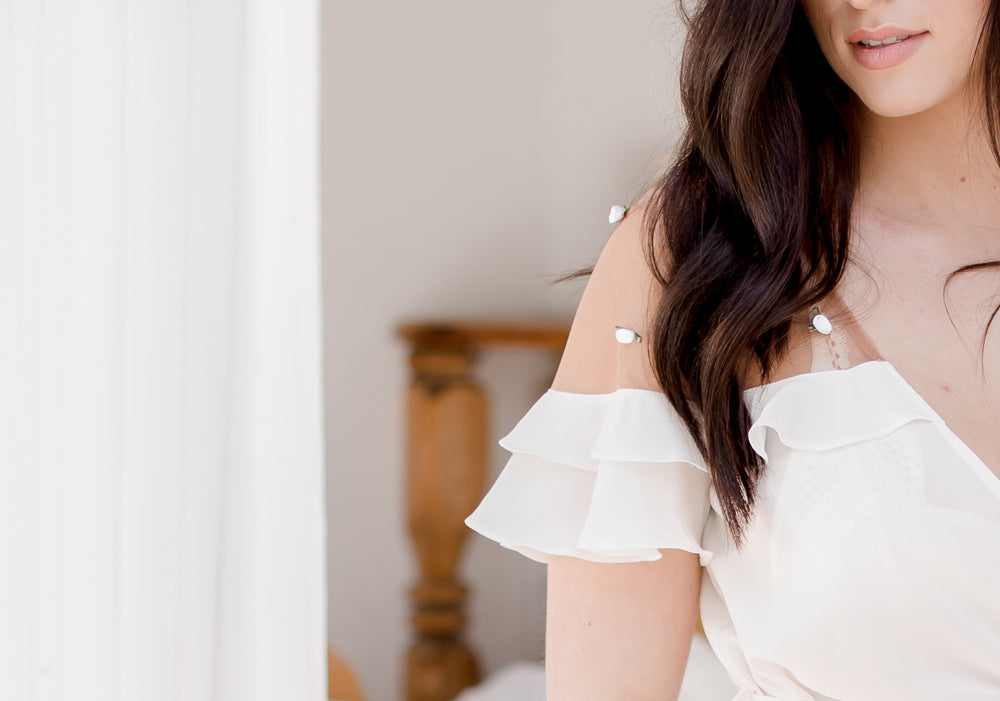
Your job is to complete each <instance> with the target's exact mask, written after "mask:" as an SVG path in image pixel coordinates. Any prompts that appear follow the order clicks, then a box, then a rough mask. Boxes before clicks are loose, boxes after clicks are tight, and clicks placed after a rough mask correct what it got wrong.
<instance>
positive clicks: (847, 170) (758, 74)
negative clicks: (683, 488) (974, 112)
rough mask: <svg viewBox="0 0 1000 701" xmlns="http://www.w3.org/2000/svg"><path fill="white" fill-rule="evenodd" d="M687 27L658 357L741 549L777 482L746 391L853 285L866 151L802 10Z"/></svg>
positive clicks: (724, 3) (660, 236)
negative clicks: (796, 333) (806, 319)
mask: <svg viewBox="0 0 1000 701" xmlns="http://www.w3.org/2000/svg"><path fill="white" fill-rule="evenodd" d="M998 6H1000V0H994V1H993V2H991V3H990V7H989V10H988V13H987V17H986V19H985V24H984V27H983V32H982V34H981V36H980V39H979V45H978V47H977V62H978V64H977V65H978V67H979V68H980V70H981V71H982V74H983V75H984V76H985V81H984V90H985V95H984V97H985V102H984V105H985V117H986V123H987V128H988V134H989V137H990V141H991V145H992V149H993V153H994V155H995V157H996V158H997V161H998V162H1000V146H998V144H1000V7H998ZM685 20H686V23H687V25H688V38H687V41H686V44H685V48H684V54H683V60H682V64H681V99H682V103H683V107H684V112H685V116H686V119H687V131H686V134H685V135H684V137H683V139H682V141H681V145H680V149H679V153H678V155H677V157H676V159H675V161H674V163H673V165H672V166H671V167H670V169H669V170H668V171H667V172H666V173H665V174H664V175H663V177H662V178H661V179H660V181H659V182H658V184H657V185H656V187H655V188H654V191H653V194H652V197H651V200H650V203H649V205H648V206H647V208H646V212H645V224H644V226H645V228H646V230H647V233H648V236H647V251H646V253H647V257H648V258H649V261H650V264H651V267H652V268H653V271H654V274H655V276H656V279H657V281H658V283H659V284H660V285H661V286H662V292H663V294H662V297H661V301H660V305H659V308H658V310H657V314H656V320H655V323H654V329H653V332H652V334H651V336H652V338H651V341H652V344H651V345H652V348H651V352H652V358H653V365H654V369H655V372H656V376H657V381H658V382H659V384H660V385H661V387H662V389H663V390H664V392H665V394H666V396H667V397H668V399H669V400H670V403H671V404H672V406H673V407H674V408H675V409H676V410H677V412H678V413H679V415H680V416H681V418H682V419H683V421H684V423H685V424H686V425H687V428H688V430H689V431H690V433H691V435H692V437H693V438H694V439H695V441H696V442H697V443H698V446H699V448H700V449H701V452H702V454H703V455H704V457H705V459H706V461H707V463H708V465H709V468H710V471H711V474H712V482H713V485H714V487H715V490H716V493H717V495H718V497H719V503H720V505H721V507H722V510H723V515H724V517H725V520H726V523H727V526H728V528H729V531H730V534H731V536H732V538H733V540H734V541H735V542H736V543H737V544H740V543H741V542H742V540H743V536H744V532H745V528H746V525H747V523H748V521H749V520H750V518H751V516H752V514H753V508H754V505H755V500H756V495H757V483H758V480H759V478H760V476H761V474H762V472H763V469H764V464H763V460H762V458H761V457H760V456H759V455H757V453H756V452H754V450H753V449H752V447H751V446H750V444H749V441H748V439H747V432H748V430H749V427H750V415H749V411H748V409H747V407H746V405H745V403H744V401H743V388H744V387H743V385H744V382H745V380H746V378H747V377H748V376H752V375H755V376H758V377H761V378H763V379H764V380H765V381H767V379H768V378H769V377H770V375H771V372H772V371H773V369H774V368H775V367H776V363H777V362H778V361H779V360H780V359H781V357H782V356H783V355H784V353H785V352H786V350H787V348H788V338H789V331H790V329H791V321H792V318H793V317H794V316H795V315H797V314H800V313H801V312H803V311H804V310H807V309H809V308H810V307H811V306H813V305H814V304H816V303H817V302H818V301H819V300H821V299H823V298H824V297H826V296H827V295H829V294H830V293H831V292H832V291H833V290H834V288H835V287H836V285H837V283H838V281H839V279H840V277H841V274H842V273H843V270H844V267H845V263H846V261H847V255H848V237H849V230H850V218H851V208H852V205H853V199H854V191H855V188H856V185H857V179H858V148H857V136H856V133H855V131H854V124H855V120H854V119H853V118H852V95H851V92H850V89H849V88H848V87H847V86H846V85H845V84H844V83H843V81H841V80H840V78H839V77H837V75H836V74H835V73H834V72H833V70H832V69H831V68H830V66H829V64H828V63H827V61H826V58H825V57H824V56H823V54H822V52H821V51H820V48H819V46H818V44H817V42H816V40H815V37H814V35H813V32H812V29H811V27H810V26H809V24H808V21H807V19H806V17H805V15H804V13H803V12H802V9H801V8H800V7H799V4H798V2H797V1H796V0H754V1H753V2H747V0H701V2H699V3H698V4H697V7H696V8H695V10H694V12H692V13H690V14H685ZM993 264H994V263H987V265H993ZM979 265H982V264H979ZM972 267H975V266H967V268H970V269H971V268H972ZM963 270H964V269H963ZM586 272H588V271H581V272H580V273H577V274H575V275H569V276H567V277H576V276H577V275H579V274H586ZM958 272H962V270H959V271H956V273H958Z"/></svg>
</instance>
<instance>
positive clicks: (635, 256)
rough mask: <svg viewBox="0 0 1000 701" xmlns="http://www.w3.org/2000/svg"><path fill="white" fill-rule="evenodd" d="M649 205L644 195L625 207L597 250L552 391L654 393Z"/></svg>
mask: <svg viewBox="0 0 1000 701" xmlns="http://www.w3.org/2000/svg"><path fill="white" fill-rule="evenodd" d="M652 202H653V192H652V191H648V192H646V193H645V194H644V195H643V196H642V197H640V198H639V199H638V200H637V201H636V202H635V203H634V204H632V205H630V206H629V207H628V208H627V209H626V211H625V213H624V216H623V217H622V218H621V220H620V221H619V222H618V223H617V224H616V226H615V228H614V230H613V231H612V233H611V235H610V236H609V237H608V240H607V242H606V243H605V245H604V247H603V249H602V250H601V253H600V255H599V256H598V259H597V262H596V263H595V264H594V268H593V272H592V273H591V275H590V279H589V280H588V281H587V286H586V287H585V288H584V291H583V296H582V297H581V299H580V304H579V306H578V307H577V310H576V314H575V316H574V318H573V325H572V327H571V329H570V334H569V339H568V341H567V344H566V349H565V351H564V353H563V357H562V360H561V361H560V363H559V369H558V370H557V372H556V376H555V378H554V380H553V383H552V388H553V389H556V390H562V391H568V392H580V393H606V392H613V391H615V390H617V389H621V388H632V389H651V390H658V385H657V383H656V381H655V378H654V375H653V372H652V364H651V355H650V353H651V341H652V337H651V333H652V330H653V324H654V321H655V316H656V311H657V306H658V299H659V292H660V289H661V286H660V284H659V282H658V281H657V279H656V276H655V275H654V273H653V267H652V266H653V261H654V258H653V257H652V256H651V255H650V253H651V248H650V235H649V231H650V223H651V220H650V219H649V216H650V211H651V204H652Z"/></svg>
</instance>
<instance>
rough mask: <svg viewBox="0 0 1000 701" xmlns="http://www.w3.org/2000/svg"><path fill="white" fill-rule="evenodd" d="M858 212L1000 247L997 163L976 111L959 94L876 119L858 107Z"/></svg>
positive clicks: (998, 175)
mask: <svg viewBox="0 0 1000 701" xmlns="http://www.w3.org/2000/svg"><path fill="white" fill-rule="evenodd" d="M857 112H858V126H859V139H860V147H861V171H860V183H859V188H858V195H857V207H858V210H860V211H862V212H865V213H866V215H867V217H868V218H872V217H874V218H875V219H879V220H882V221H885V222H890V221H896V222H899V223H901V224H904V225H905V224H911V223H914V224H917V223H918V224H919V225H920V226H921V227H922V228H923V229H924V230H929V231H934V230H939V231H942V232H948V233H949V234H950V235H953V236H957V237H959V238H962V237H969V236H971V237H974V238H979V239H980V242H981V243H982V242H984V241H982V237H989V238H991V239H992V241H994V242H996V243H1000V166H998V164H997V162H996V160H995V159H994V156H993V152H992V150H991V149H990V142H989V138H988V135H987V132H986V129H985V126H984V125H983V122H982V120H981V118H979V117H978V116H977V115H978V114H981V110H979V109H978V108H975V107H972V106H970V104H969V101H968V100H967V99H966V97H965V95H964V94H960V95H956V96H955V97H954V98H952V99H951V100H949V101H946V102H943V103H940V104H938V105H936V106H935V107H933V108H931V109H929V110H926V111H924V112H921V113H919V114H915V115H911V116H907V117H891V118H890V117H882V116H879V115H876V114H874V113H872V112H870V111H868V110H867V109H866V108H864V107H863V106H859V107H858V110H857Z"/></svg>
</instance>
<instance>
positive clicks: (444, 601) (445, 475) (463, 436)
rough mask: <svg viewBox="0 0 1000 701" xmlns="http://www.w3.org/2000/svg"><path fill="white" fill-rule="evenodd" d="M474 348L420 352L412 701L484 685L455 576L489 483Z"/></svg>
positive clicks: (413, 474)
mask: <svg viewBox="0 0 1000 701" xmlns="http://www.w3.org/2000/svg"><path fill="white" fill-rule="evenodd" d="M474 360H475V351H474V350H473V349H472V348H469V347H464V348H463V347H461V346H456V347H453V348H447V347H445V348H434V349H431V348H415V349H414V350H413V352H412V354H411V356H410V364H411V366H412V368H413V370H414V373H415V375H414V378H413V382H412V384H411V385H410V389H409V424H410V425H409V453H410V466H409V485H408V492H409V508H408V511H409V527H410V534H411V536H412V537H413V542H414V546H415V547H416V551H417V560H418V562H419V565H420V579H419V581H418V582H417V584H416V586H414V587H413V589H411V590H410V598H411V601H412V604H413V610H414V612H413V618H412V622H413V628H414V630H415V631H416V634H417V635H416V637H417V640H416V642H415V643H414V644H413V646H412V647H411V648H410V651H409V654H408V655H407V661H406V689H407V691H406V698H407V700H408V701H450V699H453V698H454V697H455V696H456V695H457V694H458V692H459V691H461V690H462V689H464V688H465V687H467V686H471V685H472V684H475V683H476V682H477V681H479V673H478V669H477V666H476V660H475V658H474V657H473V655H472V651H471V650H470V649H469V648H468V647H467V646H466V645H465V643H464V641H463V640H462V639H461V638H460V633H461V632H462V629H463V628H464V627H465V616H464V613H463V608H464V604H465V596H466V590H465V587H464V586H462V585H461V584H460V583H459V582H458V579H457V578H456V576H455V573H456V569H457V567H458V558H459V554H460V552H461V547H462V543H463V541H464V540H465V536H466V528H465V525H464V523H463V521H464V519H465V517H466V516H468V515H469V513H470V512H471V511H472V509H474V508H475V507H476V503H477V501H478V500H479V498H480V497H481V495H482V492H483V487H484V481H485V478H486V426H487V416H486V398H485V397H484V396H483V393H482V391H481V390H480V389H479V388H478V387H477V386H476V385H475V384H474V382H473V381H472V378H471V376H470V372H471V370H472V366H473V363H474Z"/></svg>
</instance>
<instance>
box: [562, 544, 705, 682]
mask: <svg viewBox="0 0 1000 701" xmlns="http://www.w3.org/2000/svg"><path fill="white" fill-rule="evenodd" d="M661 554H662V557H661V558H660V559H659V560H655V561H653V562H635V563H624V564H623V563H614V564H607V563H597V562H590V561H587V560H582V559H578V558H572V557H554V558H552V559H551V560H550V561H549V564H548V603H547V613H546V626H545V636H546V638H545V668H546V699H547V701H570V700H572V701H589V700H590V699H594V700H595V701H596V700H597V699H600V700H601V701H617V700H619V699H621V700H622V701H625V700H628V701H645V700H646V699H650V700H653V699H656V700H657V701H663V700H669V701H673V700H674V699H676V698H677V695H678V693H679V691H680V686H681V680H682V679H683V676H684V668H685V665H686V663H687V657H688V651H689V649H690V647H691V639H692V636H693V635H694V630H695V626H696V623H697V617H698V594H699V589H700V584H701V566H700V565H699V563H698V556H697V555H694V554H692V553H689V552H685V551H683V550H663V551H661Z"/></svg>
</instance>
